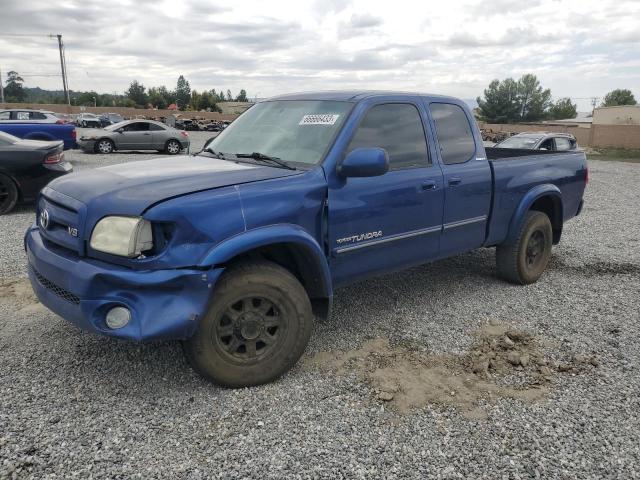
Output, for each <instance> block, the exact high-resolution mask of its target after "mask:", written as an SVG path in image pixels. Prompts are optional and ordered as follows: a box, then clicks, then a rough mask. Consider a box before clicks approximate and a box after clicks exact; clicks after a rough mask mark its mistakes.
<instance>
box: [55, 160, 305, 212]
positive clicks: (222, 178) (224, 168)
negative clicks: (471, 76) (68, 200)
mask: <svg viewBox="0 0 640 480" xmlns="http://www.w3.org/2000/svg"><path fill="white" fill-rule="evenodd" d="M300 173H302V172H301V171H299V170H285V169H283V168H275V167H268V166H262V165H252V164H248V163H235V162H232V161H227V160H219V159H216V158H212V157H207V156H189V155H183V156H175V157H165V158H158V159H155V160H143V161H138V162H131V163H126V164H120V165H112V166H109V167H102V168H96V169H93V170H86V171H82V172H78V173H73V174H70V175H65V176H63V177H60V178H57V179H56V180H54V181H52V182H51V183H50V184H49V185H48V187H49V188H51V189H53V190H55V191H57V192H58V193H61V194H63V195H64V196H68V197H72V198H74V199H75V200H78V201H80V202H82V203H83V204H84V205H85V206H86V207H87V209H88V211H89V216H90V217H94V216H96V215H97V216H99V217H100V216H103V215H109V214H119V215H140V214H142V212H144V211H145V210H146V209H147V208H148V207H149V206H151V205H154V204H156V203H158V202H161V201H162V200H167V199H169V198H174V197H178V196H181V195H186V194H189V193H195V192H199V191H203V190H209V189H213V188H219V187H225V186H230V185H238V184H241V183H249V182H255V181H259V180H267V179H271V178H278V177H285V176H289V175H296V174H300Z"/></svg>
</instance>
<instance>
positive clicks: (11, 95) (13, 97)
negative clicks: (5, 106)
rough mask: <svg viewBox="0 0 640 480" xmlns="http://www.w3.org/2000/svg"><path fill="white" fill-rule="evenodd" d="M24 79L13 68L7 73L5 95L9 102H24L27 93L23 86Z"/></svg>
mask: <svg viewBox="0 0 640 480" xmlns="http://www.w3.org/2000/svg"><path fill="white" fill-rule="evenodd" d="M23 83H24V79H23V78H22V77H21V76H20V75H19V74H18V72H14V71H13V70H12V71H10V72H9V73H7V82H6V86H5V87H4V96H5V99H6V101H7V102H22V101H24V99H25V98H26V96H27V94H26V92H25V91H24V88H22V84H23Z"/></svg>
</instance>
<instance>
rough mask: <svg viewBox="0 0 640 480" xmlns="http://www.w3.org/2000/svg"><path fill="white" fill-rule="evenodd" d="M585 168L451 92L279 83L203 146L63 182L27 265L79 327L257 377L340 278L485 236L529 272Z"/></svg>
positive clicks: (556, 237) (233, 377)
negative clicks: (484, 131)
mask: <svg viewBox="0 0 640 480" xmlns="http://www.w3.org/2000/svg"><path fill="white" fill-rule="evenodd" d="M587 177H588V170H587V163H586V159H585V155H584V153H583V152H578V151H567V152H551V151H548V152H544V151H542V152H535V153H534V152H531V151H530V150H509V149H485V148H484V147H483V143H482V139H481V137H480V132H479V130H478V128H477V127H476V124H475V121H474V118H473V115H472V113H471V112H470V111H469V109H468V108H467V106H466V105H465V104H464V103H463V102H461V101H460V100H458V99H455V98H450V97H444V96H435V95H422V94H405V93H393V92H319V93H305V94H296V95H287V96H280V97H276V98H272V99H269V100H267V101H264V102H261V103H258V104H256V105H255V106H253V107H252V108H250V109H249V110H247V111H246V112H245V113H244V114H243V115H241V116H240V117H239V118H238V119H237V120H236V121H235V122H234V123H233V124H231V126H229V128H227V129H226V130H224V131H223V132H222V133H221V134H220V135H219V136H218V137H217V138H216V139H215V140H213V141H212V142H211V143H209V144H208V146H207V147H206V148H205V150H203V151H202V152H200V153H199V154H196V155H191V156H182V157H172V158H160V159H157V160H151V161H142V162H133V163H128V164H122V165H114V166H109V167H105V168H98V169H95V170H91V171H85V172H81V173H74V174H71V175H67V176H65V177H62V178H59V179H56V180H54V181H53V182H51V183H50V184H49V186H48V187H46V188H45V189H44V190H43V191H42V193H41V196H40V199H39V201H38V207H37V213H36V219H37V222H36V224H34V225H33V226H32V227H31V228H29V229H28V231H27V232H26V235H25V248H26V252H27V256H28V264H29V277H30V280H31V284H32V286H33V289H34V291H35V292H36V294H37V296H38V298H39V299H40V300H41V302H42V303H43V304H44V305H46V306H47V307H49V308H50V309H51V310H53V311H54V312H56V313H58V314H59V315H61V316H62V317H64V318H66V319H68V320H69V321H71V322H73V323H74V324H75V325H77V326H79V327H81V328H83V329H86V330H90V331H94V332H98V333H101V334H105V335H110V336H113V337H120V338H126V339H131V340H138V341H144V340H151V339H179V340H182V341H183V345H184V350H185V354H186V356H187V358H188V359H189V361H190V363H191V364H192V366H193V367H194V368H195V369H196V370H197V371H198V372H200V373H201V374H202V375H204V376H205V377H207V378H208V379H210V380H212V381H214V382H216V383H218V384H222V385H226V386H231V387H240V386H249V385H257V384H261V383H265V382H268V381H271V380H273V379H275V378H277V377H278V376H280V375H281V374H283V373H284V372H286V371H287V370H288V369H289V368H291V367H292V366H293V365H294V364H295V363H296V362H297V360H298V359H299V357H300V356H301V355H302V353H303V351H304V349H305V346H306V344H307V342H308V340H309V336H310V334H311V330H312V323H313V320H314V318H326V317H327V316H328V315H329V313H330V310H331V300H332V297H333V292H334V289H336V288H337V287H340V286H342V285H346V284H348V283H351V282H356V281H360V280H362V279H365V278H367V277H370V276H372V275H379V274H384V273H387V272H390V271H394V270H400V269H403V268H407V267H411V266H413V265H419V264H424V263H427V262H431V261H434V260H437V259H441V258H444V257H449V256H452V255H456V254H459V253H462V252H467V251H469V250H473V249H476V248H480V247H496V261H497V272H498V275H500V276H501V277H502V278H504V279H506V280H507V281H510V282H513V283H516V284H529V283H532V282H535V281H536V280H537V279H538V278H539V277H540V275H541V274H542V273H543V271H544V269H545V268H546V266H547V263H548V261H549V258H550V256H551V246H552V244H556V243H558V242H559V241H560V237H561V234H562V230H563V227H564V223H565V222H566V221H567V220H569V219H570V218H572V217H574V216H576V215H578V214H579V213H580V211H581V209H582V205H583V200H582V196H583V192H584V190H585V186H586V184H587Z"/></svg>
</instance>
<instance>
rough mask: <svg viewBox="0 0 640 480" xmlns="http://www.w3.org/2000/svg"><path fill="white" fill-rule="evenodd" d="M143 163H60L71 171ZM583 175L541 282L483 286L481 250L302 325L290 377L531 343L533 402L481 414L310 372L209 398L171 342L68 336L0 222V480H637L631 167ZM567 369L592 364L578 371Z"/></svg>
mask: <svg viewBox="0 0 640 480" xmlns="http://www.w3.org/2000/svg"><path fill="white" fill-rule="evenodd" d="M191 136H192V139H193V141H194V147H196V146H197V145H196V143H197V142H200V145H201V144H202V143H204V141H205V139H206V138H208V136H209V135H208V134H197V133H193V134H191ZM155 156H157V154H147V153H125V154H123V153H115V154H113V155H109V156H102V155H88V154H83V153H81V152H68V153H67V157H68V158H69V159H70V160H71V161H72V162H73V163H74V166H75V168H76V169H77V170H81V169H83V168H94V167H97V166H102V165H107V164H113V163H119V162H126V161H132V160H147V159H149V158H154V157H155ZM590 167H591V171H590V173H591V175H590V177H591V179H590V184H589V186H588V190H587V193H586V205H585V209H584V212H583V214H582V215H581V216H580V217H579V218H577V219H574V220H572V221H570V222H569V223H568V224H567V225H566V226H565V229H564V232H563V239H562V242H561V243H560V244H559V245H557V246H555V247H554V250H553V260H552V264H551V265H550V267H549V270H548V271H547V272H546V273H545V274H544V276H543V277H542V278H541V279H540V281H538V282H537V283H535V284H533V285H528V286H515V285H510V284H507V283H504V282H502V281H500V280H498V279H497V278H496V276H495V263H494V251H493V249H480V250H477V251H474V252H471V253H468V254H465V255H461V256H459V257H455V258H451V259H446V260H442V261H439V262H436V263H434V264H431V265H426V266H421V267H416V268H412V269H410V270H408V271H405V272H400V273H395V274H391V275H386V276H383V277H380V278H374V279H371V280H367V281H363V282H361V283H357V284H355V285H352V286H349V287H346V288H343V289H340V290H338V291H337V292H336V297H335V305H334V310H333V316H332V318H331V319H330V320H328V321H326V322H321V323H317V324H316V326H315V331H314V335H313V336H312V340H311V344H310V345H309V348H308V353H307V354H306V356H305V358H308V357H310V356H312V355H315V354H317V353H318V352H322V351H339V350H340V351H349V350H353V349H356V348H358V347H359V346H361V345H362V344H363V342H365V341H366V340H368V339H371V338H376V337H386V338H388V339H389V340H390V342H391V344H400V345H403V344H407V342H409V343H410V344H411V345H420V348H421V349H422V350H424V351H428V352H431V353H434V354H452V355H453V354H455V355H458V354H464V353H465V352H468V351H469V348H470V346H471V345H473V340H474V332H476V331H477V330H478V329H479V328H480V327H481V326H482V325H486V324H487V322H489V323H491V322H494V324H495V325H498V324H508V325H511V326H512V327H513V330H514V331H525V332H528V333H530V334H531V335H534V336H535V337H536V338H544V339H545V341H546V342H547V344H548V345H549V351H550V352H552V357H550V358H549V362H548V365H547V366H545V365H542V366H540V367H539V370H540V373H541V374H543V375H547V376H550V375H551V373H552V372H554V374H553V376H552V377H551V378H552V379H551V380H550V385H549V394H548V395H547V396H546V398H545V400H543V401H539V402H534V403H525V402H521V401H518V400H515V399H511V398H501V399H498V400H497V401H495V402H486V403H482V402H481V404H480V405H478V407H479V408H481V409H483V411H484V412H486V413H485V414H484V415H462V414H461V412H460V411H459V410H458V409H456V408H455V407H454V406H451V405H449V406H447V405H437V404H429V405H428V406H427V407H425V408H423V409H420V410H416V411H413V412H411V413H409V414H406V415H401V414H399V413H397V412H395V411H393V409H391V408H389V404H388V403H386V402H384V401H382V402H381V401H380V400H378V399H377V398H376V394H375V392H373V391H371V389H370V388H369V387H368V386H367V385H366V384H364V383H363V382H362V381H361V380H360V379H359V378H358V377H357V376H356V375H354V374H353V373H350V372H348V371H345V372H343V373H328V372H326V371H321V370H318V369H314V368H311V367H310V366H308V364H307V363H306V362H305V361H301V362H300V363H299V364H298V365H297V366H296V367H295V368H294V369H293V370H292V371H291V372H290V373H288V374H287V375H285V376H284V377H283V378H282V379H280V380H279V381H277V382H274V383H272V384H269V385H264V386H261V387H256V388H251V389H239V390H228V389H222V388H218V387H215V386H213V385H211V384H209V383H207V382H206V381H204V380H203V379H202V378H200V377H199V376H198V375H196V374H195V373H194V372H193V371H192V370H191V369H190V368H189V366H188V365H187V363H186V362H185V360H184V358H183V355H182V352H181V348H180V345H179V344H177V343H167V342H155V343H149V344H135V343H128V342H124V341H119V340H115V339H111V338H107V337H102V336H98V335H94V334H90V333H85V332H81V331H79V330H78V329H76V328H75V327H73V326H72V325H70V324H68V323H67V322H66V321H64V320H62V319H61V318H59V317H58V316H56V315H55V314H53V313H51V312H49V311H48V310H46V309H44V308H42V307H41V306H39V305H37V304H34V302H33V298H32V297H30V296H29V293H28V292H27V291H26V290H25V289H23V288H22V287H23V286H24V281H25V280H24V279H25V258H24V250H23V245H22V236H23V232H24V230H25V229H26V228H27V227H28V226H29V225H30V224H31V223H32V222H33V220H34V212H33V207H32V206H23V207H20V208H19V209H18V210H16V211H15V212H13V213H11V214H9V215H5V216H2V217H0V244H1V246H0V365H1V368H0V478H37V479H40V478H46V479H48V478H74V477H75V478H144V479H148V478H170V479H174V478H178V479H183V478H184V479H205V478H222V479H236V478H261V479H269V478H274V479H275V478H292V479H293V478H367V479H368V478H406V479H423V478H436V479H438V478H441V479H444V478H447V479H448V478H474V479H475V478H486V479H493V478H505V479H506V478H513V479H518V478H519V479H528V478H579V479H603V478H612V479H614V478H639V477H640V467H639V465H640V446H639V443H638V441H637V432H638V430H639V429H640V420H639V418H640V416H639V415H638V411H640V395H639V393H640V368H638V367H639V360H640V342H638V341H637V339H638V338H639V337H640V315H639V313H638V312H639V311H640V295H639V294H640V215H639V214H638V206H640V189H638V184H639V183H640V165H638V164H630V163H620V162H605V161H592V162H590ZM510 338H511V340H513V341H516V339H514V338H512V337H510ZM576 355H586V356H587V358H588V359H589V361H588V362H587V363H586V364H584V365H583V366H580V367H579V368H573V367H575V365H574V364H573V363H571V362H572V359H573V358H574V357H575V356H576ZM590 359H595V360H594V362H596V363H597V368H596V367H595V366H593V362H592V361H591V360H590ZM303 360H304V359H303ZM531 361H532V362H533V361H534V359H533V358H532V359H531ZM563 365H566V366H567V367H568V369H567V371H566V372H564V373H555V372H557V371H558V370H560V367H561V366H563ZM545 369H547V370H545ZM523 374H524V373H523V372H519V371H517V369H514V374H513V375H512V376H510V377H508V378H506V379H505V381H506V382H509V383H510V384H512V385H514V386H517V385H518V382H519V381H520V380H519V375H523ZM454 395H455V392H454Z"/></svg>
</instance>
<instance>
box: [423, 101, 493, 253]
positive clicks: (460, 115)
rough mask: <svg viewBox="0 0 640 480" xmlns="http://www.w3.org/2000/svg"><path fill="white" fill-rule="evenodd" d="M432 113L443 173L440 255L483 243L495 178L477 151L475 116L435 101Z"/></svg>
mask: <svg viewBox="0 0 640 480" xmlns="http://www.w3.org/2000/svg"><path fill="white" fill-rule="evenodd" d="M429 112H430V114H431V118H432V120H433V124H434V127H435V128H434V132H435V134H436V139H437V142H438V148H439V151H440V158H441V160H442V172H443V175H444V188H445V196H444V214H443V218H442V223H443V226H442V238H441V241H440V253H441V256H448V255H453V254H455V253H460V252H465V251H469V250H472V249H474V248H477V247H480V246H482V244H483V243H484V240H485V235H486V226H487V221H488V215H489V208H490V205H491V192H492V188H493V187H492V179H491V168H490V167H489V162H488V160H487V158H486V157H485V156H484V155H483V154H481V155H477V152H478V151H480V152H482V149H478V147H477V145H476V140H475V138H474V135H473V130H472V126H471V125H472V123H471V122H472V121H474V120H473V119H472V118H469V117H468V116H467V113H466V112H465V110H464V109H463V108H462V107H461V106H460V105H456V104H454V103H446V102H433V103H430V104H429Z"/></svg>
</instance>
